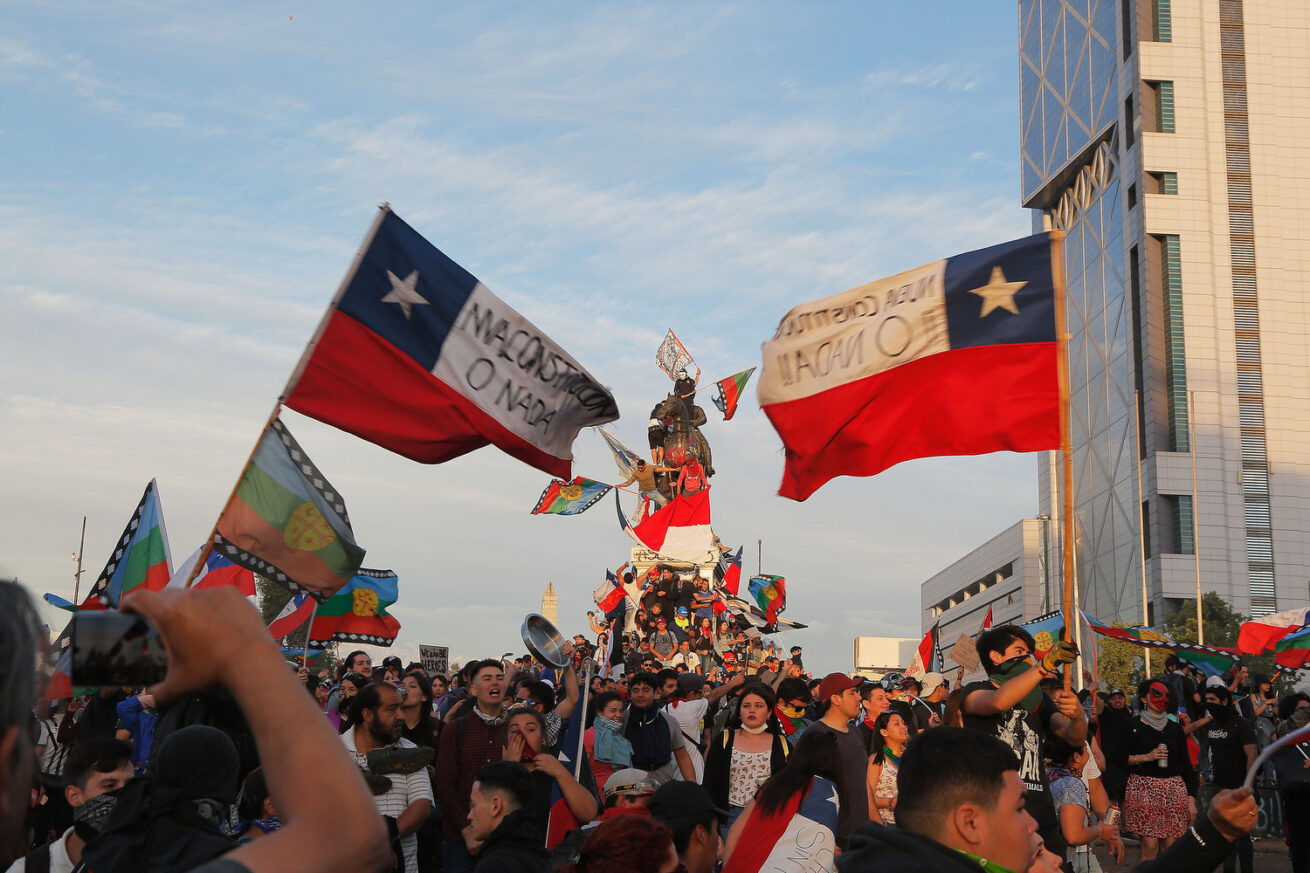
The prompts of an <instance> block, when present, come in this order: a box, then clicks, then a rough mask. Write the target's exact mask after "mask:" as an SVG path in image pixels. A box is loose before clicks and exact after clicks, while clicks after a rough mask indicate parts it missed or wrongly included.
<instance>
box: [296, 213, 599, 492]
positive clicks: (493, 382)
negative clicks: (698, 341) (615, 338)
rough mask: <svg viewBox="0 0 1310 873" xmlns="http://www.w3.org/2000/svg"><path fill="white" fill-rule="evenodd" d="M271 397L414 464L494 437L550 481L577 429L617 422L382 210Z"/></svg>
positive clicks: (521, 322) (548, 350) (543, 343)
mask: <svg viewBox="0 0 1310 873" xmlns="http://www.w3.org/2000/svg"><path fill="white" fill-rule="evenodd" d="M283 400H284V402H285V403H286V405H287V406H289V407H291V408H292V409H294V410H296V411H297V412H302V413H304V414H305V415H308V416H309V417H310V418H316V419H318V420H319V421H322V422H325V423H327V424H330V425H332V426H333V427H338V428H341V429H342V430H344V431H349V432H350V433H353V434H355V435H356V436H358V437H361V438H363V439H366V440H368V441H369V442H373V443H377V444H378V445H380V446H383V447H385V448H388V449H391V450H392V451H393V452H397V453H399V454H401V455H404V456H405V457H407V458H409V459H411V460H414V461H421V462H423V463H425V464H439V463H442V462H444V461H449V460H450V459H451V458H456V457H459V456H460V455H462V454H465V453H466V452H471V451H473V450H474V449H478V448H481V447H482V446H486V445H495V446H496V447H498V448H500V449H501V450H502V451H504V452H507V453H508V454H510V455H513V456H514V457H516V458H518V459H519V460H520V461H523V462H524V463H526V464H530V465H531V466H533V467H536V468H538V469H540V470H544V471H545V472H546V473H549V474H550V475H552V476H555V477H558V478H560V479H568V478H569V477H570V476H571V472H572V471H571V469H570V468H571V466H572V459H573V448H572V447H573V440H574V438H575V437H576V436H577V435H578V431H579V430H580V429H581V428H584V427H590V426H592V425H598V424H603V423H605V422H607V421H614V420H615V419H617V418H618V417H619V412H618V406H617V405H616V404H615V402H614V396H613V395H612V394H610V392H609V391H608V390H607V389H606V388H605V387H604V386H602V385H601V384H600V382H598V381H597V380H596V379H595V378H594V377H593V376H592V375H591V374H590V373H588V372H587V371H586V370H585V369H583V367H582V365H581V364H579V363H578V362H577V361H575V360H574V359H573V358H572V357H570V356H569V354H568V353H567V352H566V351H564V349H562V348H560V346H559V345H557V344H556V343H555V341H554V340H552V339H551V338H550V337H548V336H546V335H545V334H544V333H542V332H541V330H539V329H538V328H537V327H536V326H534V325H533V324H532V323H531V322H529V321H528V320H527V319H526V318H524V317H523V316H522V315H519V314H518V313H517V312H515V311H514V310H513V309H510V308H509V307H508V306H506V305H505V304H504V303H503V302H502V301H501V300H499V299H498V298H497V297H496V296H495V295H494V294H492V293H491V292H490V291H488V290H487V287H486V286H485V285H483V284H482V283H481V282H479V281H478V280H477V279H476V278H474V277H473V276H472V275H471V274H470V273H469V272H468V271H467V270H465V269H464V268H463V267H461V266H460V265H459V264H457V263H455V262H454V261H452V260H451V259H450V258H448V257H446V256H445V255H444V254H442V253H441V252H440V251H438V250H437V249H436V248H435V247H434V246H433V245H432V244H431V243H429V242H428V241H427V240H425V239H424V238H423V237H421V236H420V235H419V234H418V233H417V232H416V231H415V230H414V229H413V228H411V227H410V226H409V225H408V224H406V223H405V222H403V221H401V220H400V219H399V218H397V217H396V215H395V214H394V213H393V212H392V211H391V210H390V209H389V208H388V207H386V206H384V207H383V208H382V211H381V213H380V214H379V216H378V219H377V221H376V222H375V223H374V224H373V228H372V229H371V230H370V232H369V235H368V238H367V239H366V241H365V244H364V248H363V250H362V251H361V252H360V254H359V256H358V257H357V258H356V260H355V265H354V267H353V268H352V269H351V271H350V272H349V273H347V275H346V278H345V280H344V281H343V282H342V285H341V289H340V290H339V291H338V293H337V298H336V300H335V301H334V302H333V304H332V307H331V308H330V309H329V310H328V313H327V316H326V317H325V318H324V320H323V323H322V324H321V325H320V327H319V331H318V333H317V334H316V335H315V336H314V339H312V340H311V341H310V344H309V347H308V348H307V349H306V350H305V356H304V357H303V358H302V360H301V363H300V365H299V366H298V367H297V368H296V371H295V372H294V373H293V374H292V376H291V380H290V382H289V383H288V385H287V390H286V392H285V394H284V397H283Z"/></svg>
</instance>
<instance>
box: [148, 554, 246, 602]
mask: <svg viewBox="0 0 1310 873" xmlns="http://www.w3.org/2000/svg"><path fill="white" fill-rule="evenodd" d="M204 548H205V547H204V546H201V547H200V548H198V549H196V550H195V551H194V552H192V553H191V555H190V556H189V557H188V558H187V559H186V560H185V561H183V562H182V563H181V564H179V565H178V568H177V569H176V570H174V571H173V577H172V578H171V579H169V580H168V587H169V588H181V587H182V586H183V585H185V584H186V580H187V579H188V578H189V577H190V576H191V568H192V567H194V566H195V564H196V560H197V559H198V558H199V557H200V553H201V552H202V551H204ZM224 585H230V586H232V587H233V588H236V589H237V590H238V591H240V592H241V593H242V594H243V595H245V596H246V597H254V596H255V574H254V573H252V572H251V571H250V570H247V569H246V568H245V567H242V566H239V565H237V564H234V563H232V562H231V561H229V560H228V559H227V558H226V557H224V556H223V555H222V554H221V553H219V552H218V551H216V550H214V549H210V550H209V556H208V557H207V558H205V565H204V566H203V567H201V568H200V573H199V574H197V575H196V579H195V581H194V582H192V583H191V587H192V588H219V587H222V586H224Z"/></svg>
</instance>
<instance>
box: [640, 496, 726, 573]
mask: <svg viewBox="0 0 1310 873" xmlns="http://www.w3.org/2000/svg"><path fill="white" fill-rule="evenodd" d="M618 496H619V492H618V491H615V492H614V500H615V505H616V506H618V507H619V524H621V525H622V526H623V530H624V532H625V533H627V535H628V536H630V537H632V538H633V539H634V540H636V541H637V545H639V546H643V547H645V548H647V549H650V550H651V551H652V552H656V553H658V554H661V555H663V556H664V557H666V558H672V559H673V560H675V561H688V562H690V563H693V564H708V563H709V562H711V561H717V560H718V558H719V549H718V547H717V546H715V544H714V531H712V530H710V489H708V488H702V489H701V490H700V491H697V492H696V493H695V494H688V495H685V496H678V497H675V498H673V499H672V500H671V501H669V503H668V505H667V506H662V507H660V508H659V509H658V510H657V511H655V512H653V513H651V514H650V515H648V516H646V518H645V520H644V521H642V523H641V524H639V525H637V526H636V527H633V526H632V525H631V524H629V523H628V518H627V516H625V515H624V514H623V507H622V506H621V505H620V504H619V503H618Z"/></svg>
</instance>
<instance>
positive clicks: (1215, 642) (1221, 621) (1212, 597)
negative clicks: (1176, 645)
mask: <svg viewBox="0 0 1310 873" xmlns="http://www.w3.org/2000/svg"><path fill="white" fill-rule="evenodd" d="M1201 620H1202V621H1203V622H1205V644H1206V645H1207V646H1222V647H1224V648H1233V647H1234V646H1236V645H1237V635H1238V634H1239V633H1240V632H1241V626H1242V622H1244V621H1248V620H1249V619H1248V617H1247V616H1245V615H1242V614H1241V613H1240V612H1235V611H1234V610H1233V608H1232V607H1231V606H1229V605H1228V602H1227V601H1226V600H1224V599H1223V598H1222V597H1220V596H1219V595H1218V594H1216V593H1215V592H1213V591H1209V592H1206V594H1205V595H1204V596H1203V597H1202V598H1201ZM1164 631H1165V633H1167V634H1169V636H1171V637H1173V638H1174V639H1175V640H1177V641H1178V642H1180V643H1195V642H1196V600H1194V599H1193V600H1184V601H1183V603H1182V605H1181V606H1179V607H1178V611H1177V612H1175V613H1174V614H1173V615H1171V616H1169V617H1168V618H1166V619H1165V620H1164ZM1242 663H1243V664H1245V665H1246V666H1247V668H1249V669H1250V671H1251V675H1252V676H1255V675H1257V674H1262V675H1265V676H1270V677H1274V691H1275V692H1276V693H1278V694H1283V693H1286V692H1287V691H1290V690H1291V689H1292V686H1293V685H1295V684H1296V683H1295V676H1280V675H1279V674H1278V666H1277V665H1276V664H1275V663H1274V656H1273V653H1272V652H1270V653H1268V654H1264V655H1242Z"/></svg>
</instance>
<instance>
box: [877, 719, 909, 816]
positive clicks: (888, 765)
mask: <svg viewBox="0 0 1310 873" xmlns="http://www.w3.org/2000/svg"><path fill="white" fill-rule="evenodd" d="M909 741H910V728H909V726H908V725H906V723H905V719H903V718H901V715H900V713H898V712H896V711H894V710H890V709H889V710H887V711H886V712H884V713H881V714H879V716H878V717H877V718H876V719H874V722H873V742H874V745H875V746H876V747H877V748H876V749H875V750H874V752H873V754H872V755H870V756H869V778H868V784H869V809H876V810H877V811H878V816H879V817H880V818H881V819H882V822H883V824H896V774H897V772H898V771H899V769H900V766H901V755H903V754H904V753H905V746H906V744H907V743H909Z"/></svg>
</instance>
